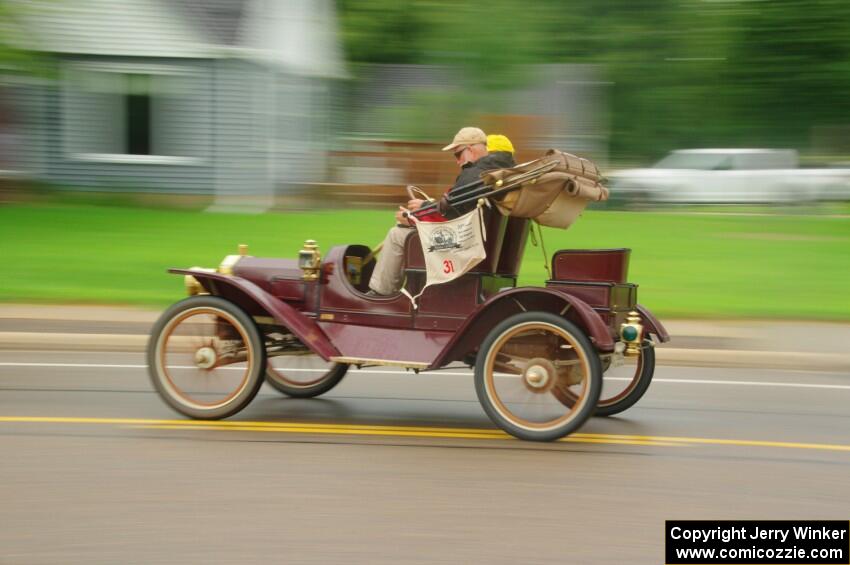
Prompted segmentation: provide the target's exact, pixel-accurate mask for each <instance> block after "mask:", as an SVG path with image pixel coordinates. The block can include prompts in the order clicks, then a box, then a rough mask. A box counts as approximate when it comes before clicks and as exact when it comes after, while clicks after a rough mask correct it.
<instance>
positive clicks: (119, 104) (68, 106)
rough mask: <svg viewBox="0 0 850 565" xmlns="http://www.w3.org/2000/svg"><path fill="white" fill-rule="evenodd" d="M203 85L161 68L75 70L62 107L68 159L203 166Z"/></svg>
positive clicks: (83, 67)
mask: <svg viewBox="0 0 850 565" xmlns="http://www.w3.org/2000/svg"><path fill="white" fill-rule="evenodd" d="M169 71H171V72H169ZM198 80H199V78H198V77H197V76H192V74H191V73H190V72H185V71H183V70H182V69H180V70H175V69H171V68H169V67H160V66H155V65H135V66H131V65H107V64H99V63H77V64H73V65H71V66H70V67H69V68H68V69H67V72H66V74H65V82H64V94H63V107H62V131H63V143H64V148H65V153H66V155H68V156H69V157H71V158H73V159H77V160H86V161H104V162H126V163H158V164H195V163H197V162H199V161H200V157H203V156H204V153H203V152H204V149H205V148H204V143H205V141H204V140H203V139H202V137H203V136H201V135H199V133H198V132H199V131H206V130H207V129H208V128H207V124H206V123H205V121H206V120H208V119H209V116H208V113H209V108H208V106H205V105H204V104H203V102H204V100H197V99H195V98H193V93H197V92H199V91H200V92H201V93H203V89H201V88H199V87H198V84H197V81H198ZM193 81H194V82H193ZM207 143H208V142H207Z"/></svg>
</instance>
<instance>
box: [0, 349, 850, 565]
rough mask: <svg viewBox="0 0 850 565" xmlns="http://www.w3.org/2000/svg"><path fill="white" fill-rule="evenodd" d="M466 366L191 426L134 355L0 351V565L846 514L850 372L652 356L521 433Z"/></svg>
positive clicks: (506, 558)
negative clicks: (540, 436)
mask: <svg viewBox="0 0 850 565" xmlns="http://www.w3.org/2000/svg"><path fill="white" fill-rule="evenodd" d="M464 373H465V371H463V370H461V369H455V370H452V371H450V372H449V374H446V373H431V374H422V375H413V374H403V373H400V372H396V371H395V370H392V369H376V370H374V371H365V370H363V371H352V372H350V373H349V376H347V377H346V379H345V380H344V381H343V382H342V384H341V385H340V386H339V387H337V388H336V389H335V390H333V391H332V392H331V393H329V394H328V395H327V396H326V397H323V398H321V399H315V400H293V399H287V398H284V397H282V396H280V395H279V394H278V393H276V392H275V391H274V390H272V389H269V388H264V389H263V390H262V391H261V393H260V396H258V397H257V398H256V399H255V401H254V402H253V404H252V405H251V406H249V407H248V408H247V409H246V410H245V411H243V412H242V413H241V414H239V415H238V416H236V417H234V418H232V419H231V420H228V421H227V422H228V423H226V424H221V423H193V422H191V421H188V420H185V419H183V418H182V417H180V416H178V415H176V414H174V413H172V412H171V411H170V410H169V409H168V408H167V407H166V406H165V405H164V404H163V403H162V402H161V401H160V400H159V398H158V397H157V396H156V394H155V393H153V391H152V389H151V387H150V385H149V384H148V381H147V376H146V372H145V370H144V368H143V360H142V356H141V355H138V354H119V353H98V354H92V353H85V352H61V353H58V352H57V353H50V352H30V353H27V352H11V351H3V352H0V449H2V452H0V453H2V459H0V501H2V504H0V563H14V564H18V563H198V562H205V563H268V562H282V563H523V564H524V563H663V543H664V542H663V528H664V520H665V519H738V518H741V519H743V518H748V519H762V518H763V519H840V520H847V519H848V518H850V480H848V477H850V406H848V405H850V375H847V374H836V373H802V372H790V371H759V370H735V369H706V368H700V369H697V368H682V367H659V368H658V369H657V371H656V379H655V381H654V383H653V386H652V388H651V389H650V391H649V393H648V394H647V395H646V397H644V399H643V400H642V401H641V402H640V403H639V404H638V405H637V406H636V407H634V408H632V409H631V410H629V411H627V412H625V413H624V414H622V415H621V416H619V417H615V418H609V419H600V418H595V419H593V420H591V421H590V422H588V423H587V424H586V425H585V426H584V428H583V429H582V430H581V433H579V434H575V435H574V436H571V437H570V438H568V440H567V441H562V442H556V443H552V444H536V443H527V442H522V441H519V440H515V439H512V438H509V437H507V436H505V435H504V434H501V432H498V431H497V430H495V428H494V427H493V426H492V424H490V422H489V420H488V419H487V418H486V416H485V415H484V413H483V411H482V410H481V408H480V407H479V406H478V403H477V400H476V398H475V393H474V390H473V386H472V379H471V376H469V375H468V374H464Z"/></svg>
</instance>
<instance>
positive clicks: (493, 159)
mask: <svg viewBox="0 0 850 565" xmlns="http://www.w3.org/2000/svg"><path fill="white" fill-rule="evenodd" d="M490 137H491V138H492V139H491V141H492V142H493V143H494V149H495V150H494V151H493V153H490V151H489V150H488V137H487V135H486V134H485V133H484V132H483V131H482V130H481V129H479V128H476V127H465V128H463V129H461V130H460V131H459V132H457V134H456V135H455V137H454V139H453V140H452V142H451V143H450V144H448V145H446V146H445V147H443V151H451V152H452V154H453V155H454V158H455V162H456V163H457V164H458V166H459V167H460V174H459V175H458V176H457V178H456V179H455V183H454V185H453V186H452V188H450V189H449V191H448V192H451V191H452V190H455V189H456V188H458V187H461V186H464V185H467V184H470V183H472V182H475V181H477V180H478V179H479V178H480V177H481V173H483V172H485V171H490V170H493V169H504V168H508V167H513V166H514V165H515V163H514V159H513V146H512V145H511V142H510V141H509V140H508V138H507V137H505V136H503V135H499V136H490ZM424 203H425V201H424V200H419V199H415V198H414V199H412V200H409V201H408V203H407V209H406V210H405V208H403V207H401V206H399V209H398V211H396V213H395V219H396V225H395V226H393V227H392V228H390V230H389V232H387V237H386V238H384V243H383V247H382V249H381V253H380V255H379V256H378V260H377V262H376V264H375V270H374V271H373V272H372V278H371V279H369V288H370V290H369V292H368V293H367V295H368V296H391V295H393V294H395V293H397V292H398V291H399V290H401V286H402V284H403V283H404V272H403V267H404V264H403V263H404V242H405V240H406V239H407V236H408V234H410V230H411V229H412V228H413V226H412V225H411V223H410V221H409V220H408V219H407V217H406V216H405V212H406V211H411V212H412V211H414V210H418V209H419V208H420V207H421V206H422V205H423V204H424ZM474 207H475V203H472V204H470V205H468V207H457V208H456V207H452V206H450V205H449V203H448V200H447V199H446V196H445V195H444V196H443V197H442V198H441V199H440V202H439V210H440V213H441V214H442V215H443V216H444V217H446V218H449V219H451V218H456V217H458V216H461V215H463V214H465V213H466V212H468V211H469V210H471V209H472V208H474ZM467 208H468V209H467Z"/></svg>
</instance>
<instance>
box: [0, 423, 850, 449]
mask: <svg viewBox="0 0 850 565" xmlns="http://www.w3.org/2000/svg"><path fill="white" fill-rule="evenodd" d="M0 423H40V424H112V425H127V426H134V427H147V428H151V429H166V430H178V429H210V430H231V431H252V432H263V431H266V432H278V433H314V434H341V435H379V436H405V437H444V438H462V439H512V436H510V435H508V434H506V433H504V432H502V431H500V430H493V429H484V428H442V427H423V426H386V425H370V424H323V423H312V422H257V421H234V420H226V421H220V420H214V421H208V420H167V419H147V418H86V417H62V416H0ZM561 441H565V442H570V443H598V444H620V445H651V446H664V447H673V446H686V445H729V446H737V447H773V448H783V449H816V450H826V451H843V452H850V445H838V444H824V443H799V442H784V441H764V440H746V439H719V438H699V437H673V436H645V435H622V434H591V433H575V434H572V435H570V436H569V437H566V438H564V439H562V440H561Z"/></svg>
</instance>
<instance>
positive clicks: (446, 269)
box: [443, 259, 455, 274]
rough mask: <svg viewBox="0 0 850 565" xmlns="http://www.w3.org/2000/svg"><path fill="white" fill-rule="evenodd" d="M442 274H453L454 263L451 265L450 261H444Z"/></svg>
mask: <svg viewBox="0 0 850 565" xmlns="http://www.w3.org/2000/svg"><path fill="white" fill-rule="evenodd" d="M443 272H444V273H445V274H449V273H454V272H455V266H454V263H452V262H451V261H449V260H448V259H446V260H445V261H443Z"/></svg>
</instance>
